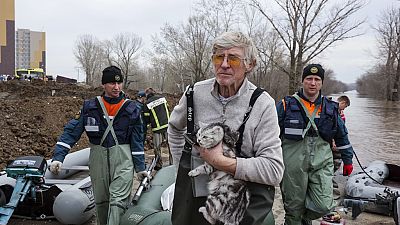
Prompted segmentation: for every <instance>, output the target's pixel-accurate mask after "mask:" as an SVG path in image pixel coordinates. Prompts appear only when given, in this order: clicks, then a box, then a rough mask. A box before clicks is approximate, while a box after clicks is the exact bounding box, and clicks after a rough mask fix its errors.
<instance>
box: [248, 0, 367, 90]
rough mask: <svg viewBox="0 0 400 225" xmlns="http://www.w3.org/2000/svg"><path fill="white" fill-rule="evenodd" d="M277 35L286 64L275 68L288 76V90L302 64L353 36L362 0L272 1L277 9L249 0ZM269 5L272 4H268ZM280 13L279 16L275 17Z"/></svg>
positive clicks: (293, 86) (294, 87) (293, 87)
mask: <svg viewBox="0 0 400 225" xmlns="http://www.w3.org/2000/svg"><path fill="white" fill-rule="evenodd" d="M249 1H250V4H251V5H252V6H253V7H255V8H256V9H258V10H259V11H260V12H261V14H262V15H263V17H264V18H265V19H266V20H267V21H268V23H269V24H270V25H271V26H272V29H273V30H275V32H276V33H277V34H278V35H279V37H280V40H281V41H282V44H283V46H284V47H285V48H286V50H287V54H288V58H289V65H288V67H286V65H280V64H279V63H278V62H276V63H275V65H280V66H279V68H280V69H281V70H282V71H283V72H284V73H285V74H287V75H288V76H289V93H290V94H292V93H294V92H295V91H296V90H297V88H298V86H299V84H300V77H301V71H302V68H303V66H304V65H305V64H306V63H308V62H310V61H311V60H312V59H314V58H315V57H316V56H318V55H319V54H320V53H322V52H323V51H325V50H326V49H327V48H329V47H331V46H333V45H334V44H335V43H337V42H339V41H342V40H345V39H349V38H352V37H356V36H359V35H361V33H356V31H357V28H359V27H360V25H361V24H363V23H364V20H354V21H353V22H352V21H351V19H352V16H353V15H354V14H355V13H356V12H358V11H359V10H360V9H361V8H362V7H363V6H364V5H365V1H364V0H341V1H335V4H334V3H332V1H329V3H328V0H303V1H295V0H274V2H275V3H276V7H277V10H278V12H272V10H266V7H265V6H264V5H263V4H262V3H261V1H260V0H249ZM272 8H273V7H272ZM279 15H283V16H279Z"/></svg>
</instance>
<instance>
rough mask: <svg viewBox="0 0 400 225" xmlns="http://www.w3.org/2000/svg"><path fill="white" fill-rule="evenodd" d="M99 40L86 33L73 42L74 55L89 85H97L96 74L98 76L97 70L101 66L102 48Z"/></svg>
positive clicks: (98, 70)
mask: <svg viewBox="0 0 400 225" xmlns="http://www.w3.org/2000/svg"><path fill="white" fill-rule="evenodd" d="M100 45H101V44H100V42H99V41H98V40H97V39H96V38H95V37H94V36H92V35H89V34H86V35H82V36H80V37H79V38H78V40H77V41H76V43H75V49H74V55H75V57H76V59H77V61H78V63H79V64H80V66H81V67H82V69H83V70H84V71H85V74H86V84H88V85H91V86H97V83H98V82H97V83H96V81H98V79H96V78H97V77H96V75H98V76H99V74H100V73H99V72H100V69H101V66H102V49H101V47H100Z"/></svg>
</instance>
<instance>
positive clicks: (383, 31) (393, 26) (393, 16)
mask: <svg viewBox="0 0 400 225" xmlns="http://www.w3.org/2000/svg"><path fill="white" fill-rule="evenodd" d="M399 10H400V9H399V8H395V7H393V6H392V7H391V8H388V9H387V10H385V11H384V12H382V14H381V17H380V20H379V24H378V26H377V27H376V28H375V30H376V31H377V33H378V36H377V42H378V48H379V53H380V56H379V59H384V61H385V62H382V61H381V60H379V61H378V62H377V63H378V65H379V64H380V63H383V64H384V65H385V66H384V68H385V69H384V70H383V71H382V72H381V73H380V76H381V77H382V76H383V80H385V81H386V82H385V84H386V87H385V88H384V90H385V91H383V92H384V93H385V95H386V99H387V100H395V101H397V100H398V99H399V96H398V88H399V86H398V85H399V78H400V65H399V63H398V62H399V60H400V59H399V58H400V54H399V53H400V11H399ZM371 74H373V73H370V76H372V75H371ZM364 80H366V81H372V80H371V79H369V80H367V79H364ZM381 80H382V78H381Z"/></svg>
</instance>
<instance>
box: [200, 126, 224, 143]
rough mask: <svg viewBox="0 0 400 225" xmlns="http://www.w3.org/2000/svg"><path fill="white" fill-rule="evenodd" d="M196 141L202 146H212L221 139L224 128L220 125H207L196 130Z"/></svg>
mask: <svg viewBox="0 0 400 225" xmlns="http://www.w3.org/2000/svg"><path fill="white" fill-rule="evenodd" d="M196 136H197V143H199V145H200V146H201V147H203V148H212V147H214V146H216V145H217V144H218V143H219V142H221V141H222V139H223V137H224V129H223V128H222V127H221V126H207V127H204V128H200V129H199V130H198V131H197V134H196Z"/></svg>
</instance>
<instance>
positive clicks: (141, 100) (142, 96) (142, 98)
mask: <svg viewBox="0 0 400 225" xmlns="http://www.w3.org/2000/svg"><path fill="white" fill-rule="evenodd" d="M136 102H137V105H138V107H139V109H140V112H141V113H140V115H141V117H142V122H143V145H144V143H145V142H146V134H147V124H149V123H150V121H148V120H149V116H148V115H147V116H145V109H146V105H145V103H146V93H145V92H144V91H139V92H138V94H137V98H136Z"/></svg>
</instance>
